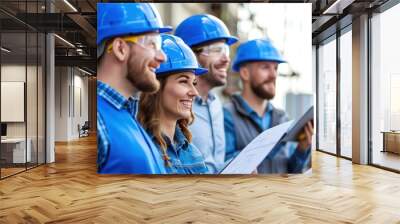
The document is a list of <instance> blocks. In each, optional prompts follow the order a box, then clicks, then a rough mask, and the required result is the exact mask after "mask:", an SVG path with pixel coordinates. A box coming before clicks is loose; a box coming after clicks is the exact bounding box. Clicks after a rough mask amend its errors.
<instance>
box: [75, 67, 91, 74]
mask: <svg viewBox="0 0 400 224" xmlns="http://www.w3.org/2000/svg"><path fill="white" fill-rule="evenodd" d="M78 70H79V71H81V72H83V73H85V74H87V75H93V74H92V73H90V72H88V71H86V70H83V69H81V68H79V67H78Z"/></svg>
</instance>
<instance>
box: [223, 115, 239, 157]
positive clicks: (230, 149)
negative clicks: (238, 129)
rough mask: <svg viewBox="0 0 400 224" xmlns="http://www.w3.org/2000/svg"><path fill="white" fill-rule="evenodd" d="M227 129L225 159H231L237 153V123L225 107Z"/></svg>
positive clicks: (225, 125)
mask: <svg viewBox="0 0 400 224" xmlns="http://www.w3.org/2000/svg"><path fill="white" fill-rule="evenodd" d="M224 129H225V161H229V160H231V159H232V158H233V157H234V156H235V154H236V136H235V124H234V123H233V118H232V114H231V113H230V112H229V111H228V110H226V109H225V108H224Z"/></svg>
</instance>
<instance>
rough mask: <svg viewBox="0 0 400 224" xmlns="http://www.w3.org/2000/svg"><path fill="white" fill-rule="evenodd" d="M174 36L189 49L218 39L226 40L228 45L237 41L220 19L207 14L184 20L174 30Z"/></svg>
mask: <svg viewBox="0 0 400 224" xmlns="http://www.w3.org/2000/svg"><path fill="white" fill-rule="evenodd" d="M175 35H176V36H178V37H180V38H182V40H183V41H185V43H186V44H187V45H189V46H190V47H193V46H195V45H199V44H202V43H205V42H209V41H213V40H219V39H224V40H226V43H227V44H228V45H231V44H234V43H236V42H237V41H238V38H237V37H234V36H231V34H230V33H229V30H228V28H227V27H226V25H225V24H224V23H223V22H222V21H221V20H220V19H218V18H217V17H215V16H212V15H207V14H199V15H194V16H191V17H189V18H187V19H185V20H184V21H183V22H181V23H180V24H179V25H178V27H177V28H176V30H175Z"/></svg>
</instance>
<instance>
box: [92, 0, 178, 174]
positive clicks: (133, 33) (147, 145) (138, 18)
mask: <svg viewBox="0 0 400 224" xmlns="http://www.w3.org/2000/svg"><path fill="white" fill-rule="evenodd" d="M97 7H98V15H97V27H98V32H97V45H98V47H97V63H98V64H97V71H98V74H97V145H98V147H97V148H98V154H97V155H98V158H97V165H98V172H99V173H101V174H165V173H166V171H165V167H164V163H163V161H162V157H161V154H160V152H159V151H158V149H157V147H156V146H155V145H154V144H153V142H152V140H151V138H150V137H149V136H148V134H147V133H146V131H145V130H144V129H143V127H142V126H141V125H140V124H139V123H138V122H137V120H136V118H135V115H136V112H137V99H135V96H136V97H137V94H138V93H139V92H140V91H144V92H154V91H157V90H158V89H159V86H160V84H159V82H158V81H157V79H156V75H155V70H156V69H157V68H158V67H159V66H160V64H161V63H162V62H164V61H165V60H166V56H165V55H164V53H163V52H162V49H161V37H160V33H163V32H168V31H171V30H172V29H171V28H170V27H164V26H163V24H162V21H161V18H160V16H159V14H158V12H157V10H156V8H155V7H154V6H153V5H151V4H149V3H99V4H98V5H97Z"/></svg>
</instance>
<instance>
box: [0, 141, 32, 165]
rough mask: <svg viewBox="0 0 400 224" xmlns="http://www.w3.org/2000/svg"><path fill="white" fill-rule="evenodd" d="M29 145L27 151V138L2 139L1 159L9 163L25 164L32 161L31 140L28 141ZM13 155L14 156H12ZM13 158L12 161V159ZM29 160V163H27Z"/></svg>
mask: <svg viewBox="0 0 400 224" xmlns="http://www.w3.org/2000/svg"><path fill="white" fill-rule="evenodd" d="M26 142H27V143H28V144H27V146H28V147H26V151H25V138H6V139H1V157H2V159H5V160H6V162H8V163H25V162H30V161H31V157H32V154H31V145H32V141H31V139H30V138H28V139H27V140H26ZM11 154H12V155H11ZM11 158H12V159H11ZM25 158H27V161H25Z"/></svg>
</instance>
